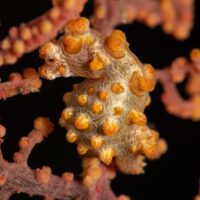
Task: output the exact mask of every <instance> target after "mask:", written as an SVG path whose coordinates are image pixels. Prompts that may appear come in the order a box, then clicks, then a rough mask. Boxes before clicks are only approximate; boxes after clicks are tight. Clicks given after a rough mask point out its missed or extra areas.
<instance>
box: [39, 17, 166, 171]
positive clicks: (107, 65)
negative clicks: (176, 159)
mask: <svg viewBox="0 0 200 200" xmlns="http://www.w3.org/2000/svg"><path fill="white" fill-rule="evenodd" d="M40 56H41V57H42V58H44V59H45V64H44V65H43V66H42V67H41V68H40V74H41V76H43V77H44V78H47V79H54V78H57V77H61V76H62V77H70V76H81V77H86V79H85V81H83V82H82V83H81V84H79V85H78V86H75V87H73V91H72V92H70V93H66V94H65V95H64V98H63V99H64V102H65V103H66V106H67V108H65V109H64V111H63V113H62V114H61V118H60V120H59V122H60V124H61V126H63V127H65V128H66V129H67V130H68V133H67V135H66V138H67V140H68V141H69V142H70V143H71V142H77V143H78V152H79V153H80V154H81V155H83V154H87V153H88V154H90V155H91V154H92V155H97V156H98V157H99V159H100V160H101V161H102V162H104V163H105V164H107V165H109V164H110V163H111V161H112V159H113V158H114V157H115V161H116V164H117V166H118V168H119V169H120V170H121V171H122V172H124V173H131V174H138V173H142V172H143V166H144V163H143V160H144V156H146V157H148V158H149V159H154V158H158V157H159V156H160V154H162V153H163V152H164V151H165V148H166V145H163V143H160V142H159V141H160V140H159V136H158V133H157V132H155V131H153V130H150V129H149V128H148V127H147V125H146V123H147V119H146V116H145V115H144V109H145V107H146V105H148V104H149V102H150V100H149V99H150V98H149V92H150V91H152V90H153V89H154V84H155V72H154V69H153V67H152V66H151V65H149V64H148V65H143V64H142V63H141V62H140V61H139V60H138V58H137V57H136V56H135V55H134V54H133V53H132V52H131V51H130V50H129V48H128V43H127V41H126V36H125V34H124V33H123V32H121V31H119V30H115V31H113V32H112V34H111V35H110V36H108V37H107V38H105V37H103V36H102V35H100V34H99V33H98V32H96V31H94V30H92V29H90V27H89V21H88V20H87V19H86V18H78V19H75V20H72V21H70V22H69V23H68V24H67V25H66V28H65V34H64V35H63V36H61V38H60V39H59V40H58V41H53V42H51V43H48V44H46V45H44V46H43V47H42V48H41V49H40ZM164 147H165V148H164Z"/></svg>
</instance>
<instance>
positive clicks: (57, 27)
mask: <svg viewBox="0 0 200 200" xmlns="http://www.w3.org/2000/svg"><path fill="white" fill-rule="evenodd" d="M86 1H87V0H73V1H68V0H62V1H59V2H57V3H56V4H55V6H54V7H53V8H52V9H50V10H49V11H48V12H46V13H45V14H44V15H42V16H40V17H38V18H37V19H34V20H33V21H30V22H29V23H27V24H21V25H20V26H19V27H18V28H17V27H12V28H11V29H10V30H9V35H8V37H6V38H4V39H3V40H2V41H1V42H0V66H1V65H6V64H14V63H16V62H17V59H18V58H19V57H21V56H22V55H23V54H25V53H29V52H31V51H33V50H35V49H37V48H38V47H40V46H41V45H42V44H44V43H46V42H48V41H49V40H51V39H53V38H54V37H56V36H57V34H58V33H59V31H61V30H62V28H63V26H64V25H65V23H66V22H67V20H69V19H72V18H74V17H77V16H78V15H79V13H80V12H81V11H82V9H83V6H84V4H85V3H86Z"/></svg>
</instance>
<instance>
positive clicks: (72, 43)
mask: <svg viewBox="0 0 200 200" xmlns="http://www.w3.org/2000/svg"><path fill="white" fill-rule="evenodd" d="M63 44H64V49H65V51H66V52H67V53H69V54H76V53H78V52H79V51H80V50H81V47H82V40H81V38H77V37H74V36H71V35H66V36H64V38H63Z"/></svg>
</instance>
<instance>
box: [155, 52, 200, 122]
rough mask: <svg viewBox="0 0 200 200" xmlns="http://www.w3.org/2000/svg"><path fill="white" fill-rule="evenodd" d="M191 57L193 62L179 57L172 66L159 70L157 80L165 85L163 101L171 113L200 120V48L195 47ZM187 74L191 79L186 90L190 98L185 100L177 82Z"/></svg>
mask: <svg viewBox="0 0 200 200" xmlns="http://www.w3.org/2000/svg"><path fill="white" fill-rule="evenodd" d="M190 58H191V60H192V62H189V61H187V60H186V59H184V58H178V59H176V60H175V61H174V62H173V63H172V66H171V67H168V68H166V69H164V70H157V80H158V81H159V82H160V83H161V84H162V86H163V89H164V92H163V95H162V101H163V103H164V104H165V106H166V109H167V110H168V112H169V113H172V114H174V115H176V116H179V117H182V118H191V119H193V120H200V88H199V85H200V71H199V63H200V62H199V61H200V50H199V49H194V50H193V51H192V52H191V54H190ZM187 75H188V76H189V81H188V82H187V84H186V91H187V93H188V94H189V95H190V98H189V99H187V100H185V99H183V98H182V97H181V95H180V94H179V91H178V90H177V87H176V83H180V82H182V81H183V80H184V79H185V78H186V76H187Z"/></svg>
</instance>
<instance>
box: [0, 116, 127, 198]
mask: <svg viewBox="0 0 200 200" xmlns="http://www.w3.org/2000/svg"><path fill="white" fill-rule="evenodd" d="M52 130H53V125H52V123H51V122H50V121H49V120H48V119H47V118H42V117H39V118H37V119H36V120H35V122H34V129H33V130H32V131H31V132H30V133H29V134H28V136H27V137H23V138H21V140H20V141H19V147H20V150H19V152H17V153H15V154H14V161H15V162H14V163H9V162H7V161H5V160H4V158H3V155H2V152H1V151H0V185H1V187H0V196H1V200H8V199H9V198H10V197H11V196H12V195H13V194H14V193H20V192H24V193H27V194H29V195H30V196H32V195H41V196H44V197H45V199H47V200H53V199H59V200H66V199H80V200H104V199H109V200H117V199H118V198H117V197H116V196H115V195H114V193H113V192H112V191H111V188H110V179H112V178H113V177H114V175H115V173H114V171H113V170H112V169H109V168H107V167H105V166H104V165H102V164H101V163H100V162H99V161H98V159H96V158H86V159H84V160H83V169H84V170H83V179H82V180H80V181H76V180H74V179H73V174H72V173H69V172H65V173H64V174H63V175H62V177H58V176H55V175H52V173H51V169H50V168H49V167H46V166H43V167H42V168H41V169H36V170H32V169H31V168H30V167H29V166H28V165H27V159H28V157H29V155H30V153H31V151H32V149H33V148H34V146H35V145H36V144H38V143H40V142H42V140H43V139H44V137H46V136H48V135H49V134H50V133H51V132H52ZM4 135H5V128H4V127H3V126H2V125H1V126H0V136H2V137H3V136H4ZM2 137H1V138H0V146H1V144H2V142H3V139H2ZM119 199H120V200H127V199H128V198H126V197H125V196H120V197H119Z"/></svg>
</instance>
